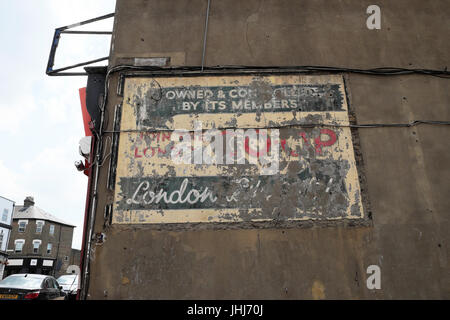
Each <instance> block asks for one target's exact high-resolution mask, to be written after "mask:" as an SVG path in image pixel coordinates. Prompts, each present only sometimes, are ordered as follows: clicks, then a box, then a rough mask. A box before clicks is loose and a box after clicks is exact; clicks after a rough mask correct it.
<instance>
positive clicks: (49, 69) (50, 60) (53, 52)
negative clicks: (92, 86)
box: [45, 13, 114, 76]
mask: <svg viewBox="0 0 450 320" xmlns="http://www.w3.org/2000/svg"><path fill="white" fill-rule="evenodd" d="M113 16H114V13H109V14H106V15H104V16H100V17H97V18H93V19H89V20H85V21H82V22H78V23H74V24H71V25H68V26H65V27H60V28H57V29H55V34H54V35H53V40H52V45H51V48H50V55H49V57H48V62H47V69H46V71H45V73H46V74H47V75H49V76H85V75H87V73H86V72H62V71H65V70H69V69H73V68H77V67H81V66H85V65H88V64H92V63H96V62H99V61H103V60H108V59H109V56H108V57H103V58H98V59H94V60H90V61H86V62H81V63H77V64H74V65H71V66H67V67H62V68H58V69H53V65H54V63H55V55H56V49H57V48H58V44H59V40H60V38H61V34H63V33H66V34H96V35H99V34H100V35H111V34H112V32H111V31H67V29H70V28H74V27H78V26H82V25H85V24H88V23H92V22H96V21H100V20H104V19H108V18H111V17H113Z"/></svg>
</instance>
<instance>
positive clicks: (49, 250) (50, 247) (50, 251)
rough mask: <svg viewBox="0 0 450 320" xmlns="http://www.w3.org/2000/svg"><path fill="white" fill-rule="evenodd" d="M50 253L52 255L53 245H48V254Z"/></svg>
mask: <svg viewBox="0 0 450 320" xmlns="http://www.w3.org/2000/svg"><path fill="white" fill-rule="evenodd" d="M50 253H52V244H51V243H49V244H47V254H50Z"/></svg>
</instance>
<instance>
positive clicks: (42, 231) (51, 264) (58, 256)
mask: <svg viewBox="0 0 450 320" xmlns="http://www.w3.org/2000/svg"><path fill="white" fill-rule="evenodd" d="M74 227H75V226H74V225H71V224H70V223H67V222H65V221H63V220H61V219H59V218H56V217H55V216H53V215H51V214H49V213H47V212H45V211H44V210H42V209H41V208H39V207H37V206H35V204H34V199H33V198H32V197H27V198H26V199H25V200H24V204H23V205H22V206H16V207H15V208H14V214H13V222H12V231H11V239H10V241H9V245H8V250H7V251H8V253H9V259H8V265H7V267H6V268H5V277H6V276H7V275H10V274H14V273H36V274H49V275H53V276H55V277H58V276H60V275H62V274H65V273H66V270H67V267H68V266H69V265H70V264H73V263H74V262H76V261H75V259H74V258H73V256H74V253H73V252H72V251H73V249H72V237H73V229H74ZM76 264H78V262H76Z"/></svg>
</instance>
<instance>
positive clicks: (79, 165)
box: [75, 160, 86, 171]
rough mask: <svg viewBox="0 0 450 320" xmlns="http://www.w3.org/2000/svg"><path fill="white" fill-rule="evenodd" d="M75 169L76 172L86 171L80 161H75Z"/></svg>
mask: <svg viewBox="0 0 450 320" xmlns="http://www.w3.org/2000/svg"><path fill="white" fill-rule="evenodd" d="M75 167H76V168H77V170H78V171H84V170H86V167H85V166H84V163H83V161H81V160H79V161H75Z"/></svg>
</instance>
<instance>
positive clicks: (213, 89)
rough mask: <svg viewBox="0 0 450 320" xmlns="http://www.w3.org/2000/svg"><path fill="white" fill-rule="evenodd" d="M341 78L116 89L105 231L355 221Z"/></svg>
mask: <svg viewBox="0 0 450 320" xmlns="http://www.w3.org/2000/svg"><path fill="white" fill-rule="evenodd" d="M348 123H349V119H348V108H347V102H346V97H345V91H344V84H343V79H342V77H341V76H337V75H336V76H334V75H333V76H303V75H301V76H299V75H295V76H293V75H289V76H253V75H248V76H230V75H224V76H198V77H185V78H183V77H178V78H175V77H158V78H142V77H137V78H126V80H125V84H124V102H123V106H122V116H121V124H120V131H121V133H120V139H119V150H118V161H117V171H116V172H117V173H116V186H115V203H114V212H113V223H117V224H148V223H151V224H165V223H188V222H240V221H271V220H277V221H280V220H281V221H291V220H336V219H361V218H363V215H364V214H363V209H362V204H361V195H360V186H359V181H358V173H357V169H356V165H355V159H354V152H353V144H352V138H351V133H350V129H349V128H348V127H346V125H348Z"/></svg>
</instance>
